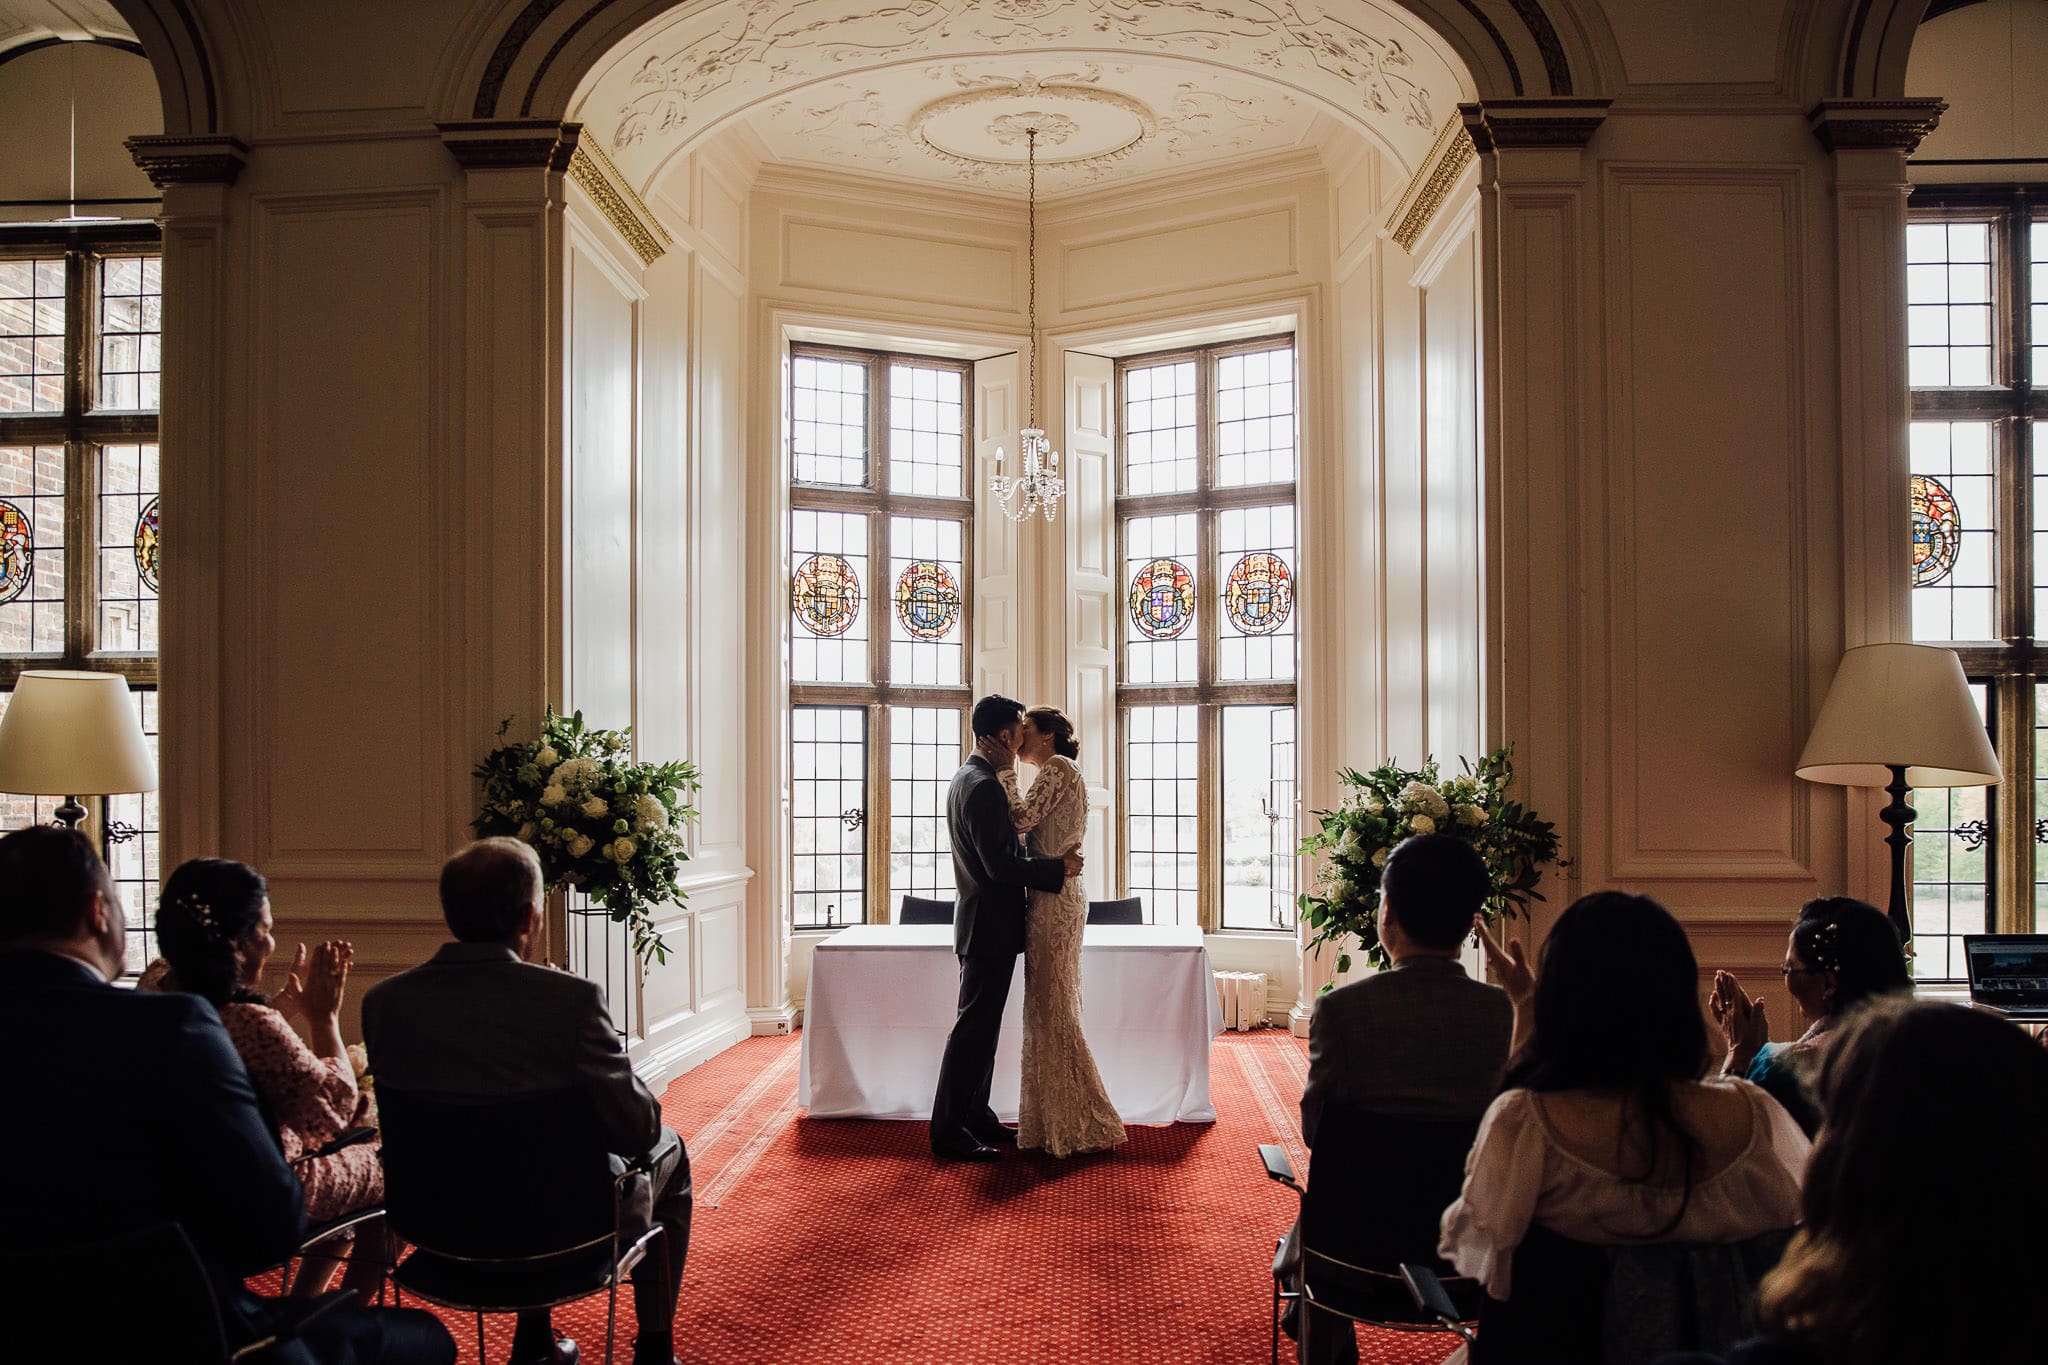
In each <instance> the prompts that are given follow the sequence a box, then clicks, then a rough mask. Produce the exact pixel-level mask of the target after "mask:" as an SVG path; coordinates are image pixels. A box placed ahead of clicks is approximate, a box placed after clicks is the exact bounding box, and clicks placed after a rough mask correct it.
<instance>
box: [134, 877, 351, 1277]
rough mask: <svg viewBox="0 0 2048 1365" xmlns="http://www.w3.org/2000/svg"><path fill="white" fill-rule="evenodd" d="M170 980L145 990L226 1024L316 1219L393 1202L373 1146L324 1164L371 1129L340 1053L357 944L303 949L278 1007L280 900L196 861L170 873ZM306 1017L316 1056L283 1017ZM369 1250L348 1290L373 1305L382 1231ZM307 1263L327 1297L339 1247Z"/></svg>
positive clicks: (259, 882)
mask: <svg viewBox="0 0 2048 1365" xmlns="http://www.w3.org/2000/svg"><path fill="white" fill-rule="evenodd" d="M156 935H157V943H158V944H159V945H160V946H161V947H162V949H163V953H164V956H163V961H162V965H163V968H164V970H163V971H162V972H160V973H145V974H144V978H145V982H149V980H150V977H151V976H152V975H154V976H155V977H156V980H155V981H154V983H153V984H155V985H157V986H158V987H160V988H162V989H168V990H181V991H187V992H190V993H191V994H193V995H196V996H199V997H200V998H201V999H203V1000H205V1001H206V1002H207V1003H208V1004H209V1005H212V1006H213V1007H214V1009H216V1010H217V1011H219V1012H220V1021H221V1023H222V1024H223V1025H224V1026H226V1028H227V1031H228V1037H230V1038H232V1039H234V1042H235V1051H236V1052H237V1053H238V1054H239V1055H240V1056H241V1058H242V1065H243V1066H244V1067H246V1068H248V1071H249V1079H250V1080H251V1081H253V1082H255V1085H256V1095H257V1098H258V1100H259V1101H260V1102H261V1103H262V1105H263V1108H264V1111H265V1112H266V1113H267V1114H268V1115H269V1117H270V1121H271V1123H272V1124H274V1125H275V1126H276V1129H277V1135H278V1141H279V1143H280V1144H281V1145H282V1146H283V1148H284V1156H285V1160H286V1161H289V1162H291V1163H292V1169H293V1170H295V1171H296V1172H298V1176H299V1181H300V1183H301V1184H303V1185H304V1186H305V1188H306V1219H307V1221H308V1222H312V1223H324V1222H326V1221H327V1220H329V1219H331V1218H339V1217H340V1216H342V1215H343V1214H345V1213H351V1212H354V1211H355V1210H357V1209H361V1208H367V1207H369V1206H371V1205H374V1204H380V1203H382V1202H383V1200H384V1169H383V1166H382V1165H381V1164H380V1163H379V1162H378V1160H377V1145H376V1143H374V1142H364V1143H358V1144H355V1145H353V1146H350V1147H344V1148H342V1149H341V1150H340V1151H336V1152H329V1153H326V1154H325V1155H318V1156H316V1155H313V1153H316V1152H319V1151H320V1149H321V1148H323V1147H325V1146H326V1145H327V1144H329V1143H330V1142H333V1141H334V1140H335V1139H336V1138H338V1137H340V1136H341V1135H342V1134H343V1133H345V1132H347V1131H348V1130H349V1129H351V1128H354V1127H356V1126H358V1125H361V1124H363V1123H365V1122H367V1121H368V1118H369V1115H368V1108H369V1103H368V1099H367V1097H365V1096H363V1095H360V1094H358V1093H357V1090H356V1079H355V1071H354V1069H353V1068H351V1067H350V1066H349V1061H348V1053H347V1050H346V1049H345V1048H344V1047H343V1046H342V1041H341V998H342V992H343V990H344V989H345V988H346V987H347V984H348V969H349V963H350V960H351V957H352V949H351V947H350V945H349V944H347V943H343V942H328V943H322V944H321V945H320V946H319V947H318V948H316V949H315V950H314V951H313V952H312V954H311V955H310V960H309V958H308V954H307V952H306V946H305V945H304V944H300V945H299V951H298V956H297V959H296V960H295V961H294V962H293V963H292V972H291V976H290V977H289V978H288V980H287V982H286V984H285V988H284V989H283V990H281V991H279V992H278V994H277V997H276V999H275V1000H270V999H266V998H265V997H264V996H263V995H262V994H260V993H259V992H258V991H257V989H256V986H257V983H258V982H259V981H261V980H262V979H263V969H264V967H265V966H266V965H267V964H268V963H269V961H270V956H271V954H272V953H273V952H274V951H276V949H277V940H276V938H274V937H273V936H272V934H271V919H270V893H269V888H268V887H267V886H266V885H265V884H264V881H263V877H262V874H260V873H259V872H257V871H256V869H255V868H253V867H249V866H247V865H246V864H243V863H237V862H230V861H228V860H227V859H225V858H194V859H192V860H191V861H190V862H187V863H185V864H183V865H181V866H180V867H179V868H178V869H177V871H175V872H173V873H171V877H170V880H169V881H167V882H165V883H164V890H163V897H162V900H161V901H160V902H159V904H158V907H157V916H156ZM286 1010H290V1011H292V1012H293V1013H296V1014H298V1015H300V1016H301V1017H303V1018H304V1019H305V1021H306V1027H307V1030H308V1032H309V1033H310V1034H311V1035H312V1040H313V1045H312V1046H311V1047H310V1048H309V1047H307V1046H306V1044H305V1043H303V1042H301V1041H300V1040H299V1035H298V1034H297V1033H295V1032H293V1031H292V1026H291V1025H290V1024H289V1023H288V1022H286V1019H285V1014H284V1011H286ZM372 1226H373V1227H375V1228H376V1231H374V1232H371V1233H367V1234H366V1235H365V1236H364V1239H363V1242H362V1243H361V1244H360V1246H361V1252H360V1254H359V1255H358V1256H357V1257H356V1258H355V1259H354V1261H353V1262H352V1263H351V1265H350V1267H349V1271H348V1275H347V1278H346V1279H344V1280H343V1282H342V1283H343V1284H344V1285H345V1286H346V1287H348V1288H352V1289H359V1290H361V1291H362V1293H363V1297H364V1298H366V1299H367V1298H371V1297H374V1296H375V1294H376V1292H377V1285H378V1281H379V1280H380V1279H382V1278H383V1271H384V1267H385V1266H386V1265H388V1264H389V1263H390V1254H389V1252H388V1250H387V1249H385V1246H384V1238H383V1232H382V1228H381V1220H380V1223H379V1224H377V1225H372ZM320 1250H321V1251H322V1252H323V1253H325V1254H322V1255H315V1256H309V1257H308V1265H307V1267H306V1270H305V1271H304V1272H302V1273H301V1274H300V1276H299V1285H298V1289H299V1292H301V1293H306V1292H311V1293H318V1292H320V1291H321V1290H324V1289H325V1288H326V1287H327V1281H328V1279H329V1278H330V1277H331V1276H332V1274H333V1267H334V1257H335V1254H336V1253H338V1252H339V1251H340V1250H341V1247H340V1246H339V1245H336V1246H332V1247H329V1246H325V1245H323V1246H322V1247H321V1248H320Z"/></svg>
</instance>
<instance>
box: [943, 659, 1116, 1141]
mask: <svg viewBox="0 0 2048 1365" xmlns="http://www.w3.org/2000/svg"><path fill="white" fill-rule="evenodd" d="M973 728H974V739H975V744H976V747H977V749H978V750H980V752H977V753H976V754H974V755H973V756H972V757H970V758H969V759H968V760H967V761H966V762H965V763H963V764H961V765H960V770H959V771H958V772H956V773H954V774H953V786H952V788H951V790H950V791H948V793H947V794H946V833H947V835H948V836H949V837H950V838H951V839H952V842H953V885H954V887H955V888H956V889H955V891H954V893H953V897H954V899H953V952H954V954H955V955H956V956H958V957H959V959H960V1012H959V1014H958V1016H957V1017H956V1018H955V1019H954V1021H953V1032H952V1033H951V1034H950V1035H949V1036H948V1037H947V1039H946V1052H945V1056H944V1057H943V1059H941V1061H940V1062H939V1087H938V1091H937V1093H936V1094H935V1095H934V1096H933V1097H932V1128H931V1142H932V1151H933V1153H934V1154H936V1155H938V1156H942V1157H951V1158H954V1159H955V1160H960V1161H993V1160H995V1159H996V1158H997V1157H998V1156H1000V1155H1001V1148H1002V1147H1003V1146H1005V1145H1014V1144H1015V1143H1016V1141H1017V1137H1016V1134H1014V1133H1012V1132H1011V1131H1010V1130H1009V1129H1008V1128H1005V1127H1004V1126H1003V1125H1002V1123H1001V1122H1000V1121H999V1120H998V1119H997V1118H996V1112H995V1110H993V1109H991V1108H990V1107H989V1103H988V1096H989V1091H990V1090H991V1089H992V1088H993V1086H994V1084H995V1069H996V1041H997V1038H998V1037H999V1035H1000V1034H1001V1032H1002V1027H1003V1005H1004V1003H1005V1002H1006V1001H1008V1000H1009V998H1010V978H1011V977H1012V976H1014V975H1016V972H1017V954H1019V953H1021V952H1023V951H1024V913H1025V909H1026V905H1027V892H1028V891H1029V890H1038V891H1046V892H1056V891H1058V890H1059V889H1060V888H1061V887H1062V886H1065V885H1066V883H1067V878H1068V877H1071V876H1074V875H1076V874H1078V873H1079V872H1080V870H1081V855H1080V854H1079V853H1069V854H1067V855H1066V857H1065V858H1034V857H1031V856H1030V855H1029V854H1027V853H1026V852H1025V851H1024V846H1023V844H1022V843H1021V842H1020V841H1019V840H1018V838H1017V827H1016V826H1015V825H1013V824H1011V823H1010V799H1009V797H1008V796H1007V795H1005V794H1004V792H1003V784H1002V779H1001V778H1000V777H999V776H998V773H999V771H1000V769H1001V768H1006V767H1008V766H1009V765H1010V764H1011V763H1013V762H1015V761H1016V754H1017V744H1018V741H1019V740H1020V739H1021V738H1022V736H1023V732H1024V704H1023V703H1022V702H1019V701H1013V700H1011V699H1010V698H1009V697H1001V696H987V697H983V698H982V699H981V700H980V701H978V702H976V703H975V704H974V719H973Z"/></svg>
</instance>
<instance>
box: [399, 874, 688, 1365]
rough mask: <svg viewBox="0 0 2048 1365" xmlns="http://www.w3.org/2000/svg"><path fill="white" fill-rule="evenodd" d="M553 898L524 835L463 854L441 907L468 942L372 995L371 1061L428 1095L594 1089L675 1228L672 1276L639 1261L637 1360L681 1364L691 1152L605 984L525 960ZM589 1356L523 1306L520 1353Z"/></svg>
mask: <svg viewBox="0 0 2048 1365" xmlns="http://www.w3.org/2000/svg"><path fill="white" fill-rule="evenodd" d="M541 901H542V886H541V870H540V860H539V859H538V858H536V857H535V856H534V853H533V850H532V849H531V848H528V847H527V846H526V845H525V844H523V843H521V842H519V841H518V840H517V839H484V840H482V841H480V842H478V843H474V844H471V845H469V847H467V848H465V849H463V850H462V851H461V852H459V853H457V854H456V855H455V856H454V857H453V858H450V859H449V860H448V862H447V864H446V866H444V867H443V868H442V869H441V913H442V916H443V917H444V918H445V919H446V920H447V921H448V930H449V932H450V933H452V934H454V935H455V938H456V941H455V942H453V943H449V944H444V945H443V946H442V948H441V950H440V951H439V952H437V953H435V954H434V956H433V957H432V958H431V959H429V960H428V961H427V962H426V963H424V964H423V965H421V966H418V967H415V968H413V969H412V970H411V971H409V972H402V973H400V974H399V975H397V976H394V977H392V978H391V979H390V980H389V981H386V982H383V983H382V984H380V985H378V986H375V987H373V988H372V989H371V990H370V991H369V993H368V994H366V995H365V996H364V997H363V1042H364V1044H365V1045H366V1046H367V1047H368V1049H369V1053H370V1070H371V1072H372V1073H373V1074H374V1075H375V1076H376V1077H377V1079H378V1080H379V1081H381V1082H383V1083H384V1084H386V1085H388V1086H391V1087H393V1088H395V1089H398V1090H404V1091H418V1092H421V1093H426V1094H436V1095H469V1096H489V1095H504V1096H513V1095H524V1094H532V1093H534V1092H536V1091H551V1090H567V1089H571V1088H575V1089H580V1090H582V1092H583V1093H584V1094H586V1095H587V1096H589V1098H590V1102H591V1106H592V1108H593V1109H594V1110H595V1112H596V1114H597V1119H598V1122H599V1124H600V1125H601V1126H602V1127H603V1129H604V1132H605V1133H606V1135H607V1136H608V1137H609V1139H610V1147H611V1150H612V1152H613V1153H614V1154H615V1155H616V1156H618V1157H621V1158H628V1159H630V1158H637V1157H643V1156H645V1157H648V1158H649V1161H650V1165H651V1167H652V1176H651V1178H650V1180H649V1182H648V1184H649V1187H650V1189H649V1192H648V1193H649V1202H650V1203H651V1208H650V1209H649V1210H648V1212H649V1215H650V1216H651V1217H652V1218H653V1219H654V1220H655V1221H656V1222H659V1223H660V1224H661V1225H662V1226H663V1227H664V1228H665V1229H667V1231H666V1234H665V1237H664V1240H665V1241H666V1242H667V1261H668V1275H667V1277H666V1279H665V1280H664V1277H663V1276H662V1274H661V1264H660V1262H661V1258H660V1257H659V1256H655V1255H649V1256H648V1257H647V1258H646V1259H644V1260H643V1261H641V1263H640V1265H639V1266H638V1267H637V1268H636V1269H635V1270H634V1272H633V1305H634V1310H635V1312H636V1314H637V1316H638V1317H639V1321H640V1334H639V1337H638V1339H637V1341H636V1342H635V1345H634V1350H633V1360H634V1365H650V1362H653V1363H654V1365H671V1363H672V1362H673V1361H674V1354H673V1346H672V1342H671V1335H672V1331H673V1322H674V1318H675V1303H676V1291H677V1290H678V1289H679V1288H680V1286H681V1283H682V1278H683V1258H684V1253H685V1251H686V1250H687V1249H688V1247H689V1243H690V1207H691V1191H690V1157H689V1153H688V1152H686V1151H685V1150H684V1148H683V1144H682V1140H681V1139H680V1138H678V1137H677V1136H676V1134H675V1132H674V1131H673V1130H671V1129H668V1128H664V1127H663V1126H662V1122H661V1104H660V1102H659V1101H657V1100H656V1099H655V1098H654V1094H653V1092H651V1091H650V1090H648V1088H647V1086H646V1085H645V1084H644V1083H643V1082H642V1081H641V1080H640V1078H639V1077H638V1076H637V1075H635V1074H634V1073H633V1064H632V1062H631V1061H629V1060H628V1059H627V1057H626V1049H625V1047H624V1046H623V1045H622V1044H621V1042H620V1040H619V1035H618V1033H617V1032H616V1031H615V1030H614V1029H613V1028H612V1019H611V1014H610V1013H609V1012H608V1011H607V1010H606V1009H605V1002H604V993H603V991H601V990H600V989H599V988H598V986H597V984H596V983H595V982H592V981H586V980H585V979H584V978H582V977H580V976H574V975H571V974H570V973H568V972H563V971H558V970H556V969H554V968H552V967H543V966H537V965H535V964H533V963H530V962H527V961H524V960H523V959H524V957H525V955H526V952H527V950H528V947H529V946H530V945H531V943H532V942H533V940H534V938H535V936H536V935H538V934H539V932H540V929H541V913H542V911H541ZM620 1169H623V1166H622V1167H621V1168H620ZM536 1174H539V1175H544V1173H539V1172H537V1173H536ZM643 1226H644V1224H643ZM576 1359H577V1350H576V1343H575V1342H573V1341H569V1340H567V1339H563V1340H561V1341H557V1340H556V1338H555V1335H554V1330H553V1326H552V1323H551V1320H550V1317H549V1314H548V1310H546V1309H540V1310H537V1311H535V1312H532V1313H521V1314H520V1315H519V1326H518V1329H517V1331H516V1332H515V1334H514V1336H513V1340H512V1360H513V1361H515V1362H518V1363H519V1365H526V1362H549V1363H550V1365H574V1362H575V1361H576Z"/></svg>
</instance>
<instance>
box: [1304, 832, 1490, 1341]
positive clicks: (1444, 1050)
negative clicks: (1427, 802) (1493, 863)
mask: <svg viewBox="0 0 2048 1365" xmlns="http://www.w3.org/2000/svg"><path fill="white" fill-rule="evenodd" d="M1490 889H1491V883H1490V881H1489V880H1488V878H1487V875H1486V865H1485V863H1483V862H1482V861H1480V857H1479V854H1478V853H1477V852H1475V851H1474V850H1473V848H1472V846H1471V845H1470V844H1468V843H1466V842H1464V841H1463V840H1462V839H1454V838H1452V837H1451V836H1450V835H1447V834H1423V835H1418V836H1416V837H1415V838H1412V839H1407V840H1404V841H1402V843H1401V844H1400V845H1399V846H1398V847H1396V848H1395V849H1394V851H1393V852H1392V853H1390V854H1388V855H1387V863H1386V867H1385V869H1384V870H1383V871H1382V872H1381V874H1380V912H1379V932H1380V942H1381V943H1382V944H1383V945H1385V947H1386V950H1387V956H1388V957H1390V958H1392V959H1393V964H1394V965H1393V967H1392V969H1391V970H1388V971H1382V972H1375V973H1373V974H1372V975H1370V976H1367V977H1365V978H1364V979H1363V980H1359V981H1354V982H1351V983H1350V984H1348V985H1344V986H1340V987H1338V988H1337V989H1336V990H1333V991H1331V992H1330V993H1329V994H1327V995H1325V996H1323V997H1322V998H1321V999H1320V1000H1318V1001H1317V1002H1316V1008H1315V1013H1314V1014H1313V1015H1312V1016H1311V1017H1310V1021H1309V1035H1308V1037H1309V1043H1308V1084H1307V1086H1306V1087H1305V1088H1304V1089H1303V1090H1302V1093H1301V1135H1302V1139H1303V1140H1304V1141H1305V1142H1307V1143H1308V1145H1309V1146H1310V1147H1314V1146H1315V1143H1316V1132H1317V1127H1318V1123H1319V1120H1320V1119H1321V1118H1322V1116H1323V1112H1324V1110H1325V1109H1326V1108H1327V1107H1329V1106H1331V1105H1335V1104H1348V1105H1350V1106H1352V1107H1354V1108H1356V1109H1358V1110H1361V1111H1364V1112H1366V1113H1369V1114H1375V1115H1385V1116H1388V1117H1392V1118H1409V1119H1477V1118H1478V1117H1479V1116H1480V1115H1481V1114H1483V1113H1485V1112H1486V1106H1487V1105H1488V1104H1489V1103H1491V1102H1492V1100H1493V1097H1494V1095H1495V1093H1496V1092H1497V1091H1498V1089H1499V1086H1500V1073H1501V1067H1502V1065H1503V1064H1504V1063H1505V1062H1506V1061H1507V1056H1508V1035H1509V1032H1510V1030H1511V1029H1512V1028H1513V1025H1514V1006H1513V1005H1512V1004H1510V1003H1509V1001H1508V997H1507V996H1506V994H1505V993H1503V992H1502V991H1501V990H1499V989H1498V988H1497V987H1494V986H1488V985H1485V984H1483V983H1481V982H1477V981H1474V980H1472V979H1471V978H1470V977H1468V976H1466V975H1465V969H1464V968H1463V967H1461V966H1460V965H1458V950H1459V948H1460V947H1461V946H1462V945H1463V944H1464V942H1465V940H1466V938H1467V937H1468V936H1469V935H1470V934H1471V932H1472V922H1473V917H1474V916H1475V915H1477V914H1478V913H1479V909H1480V906H1481V905H1482V904H1483V903H1484V901H1485V899H1486V895H1487V892H1488V891H1489V890H1490ZM1328 1155H1330V1156H1332V1157H1333V1158H1334V1159H1336V1160H1337V1161H1339V1162H1343V1161H1345V1160H1347V1154H1346V1153H1343V1152H1341V1151H1340V1152H1333V1153H1329V1154H1328ZM1300 1231H1301V1230H1300V1226H1299V1225H1298V1224H1297V1225H1296V1227H1295V1228H1293V1229H1292V1230H1290V1232H1289V1233H1288V1247H1287V1255H1286V1257H1285V1259H1286V1261H1287V1262H1288V1263H1289V1264H1290V1265H1291V1267H1292V1269H1293V1271H1294V1279H1295V1283H1296V1287H1297V1288H1298V1287H1299V1279H1298V1276H1299V1273H1300V1264H1301V1261H1300V1256H1301V1248H1300ZM1428 1253H1429V1248H1428V1247H1427V1246H1422V1247H1417V1248H1414V1249H1413V1250H1412V1252H1411V1253H1410V1256H1411V1259H1426V1258H1427V1256H1428ZM1309 1340H1310V1346H1311V1350H1312V1354H1314V1355H1315V1356H1317V1357H1319V1358H1321V1359H1323V1360H1328V1361H1345V1362H1349V1361H1355V1360H1356V1359H1358V1347H1357V1341H1356V1338H1355V1336H1354V1334H1353V1333H1352V1331H1351V1327H1350V1324H1349V1323H1348V1322H1346V1321H1344V1320H1342V1319H1339V1318H1336V1317H1323V1318H1318V1319H1317V1321H1316V1330H1315V1331H1314V1332H1312V1333H1311V1334H1310V1337H1309ZM1326 1350H1327V1352H1328V1354H1325V1351H1326Z"/></svg>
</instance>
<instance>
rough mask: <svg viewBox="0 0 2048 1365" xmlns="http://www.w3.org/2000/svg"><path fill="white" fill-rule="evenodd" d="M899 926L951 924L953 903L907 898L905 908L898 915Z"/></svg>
mask: <svg viewBox="0 0 2048 1365" xmlns="http://www.w3.org/2000/svg"><path fill="white" fill-rule="evenodd" d="M896 922H897V923H898V924H951V923H952V922H953V902H951V901H934V900H926V899H925V898H924V897H923V896H905V897H904V898H903V908H902V909H901V910H899V911H898V912H897V913H896Z"/></svg>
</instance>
